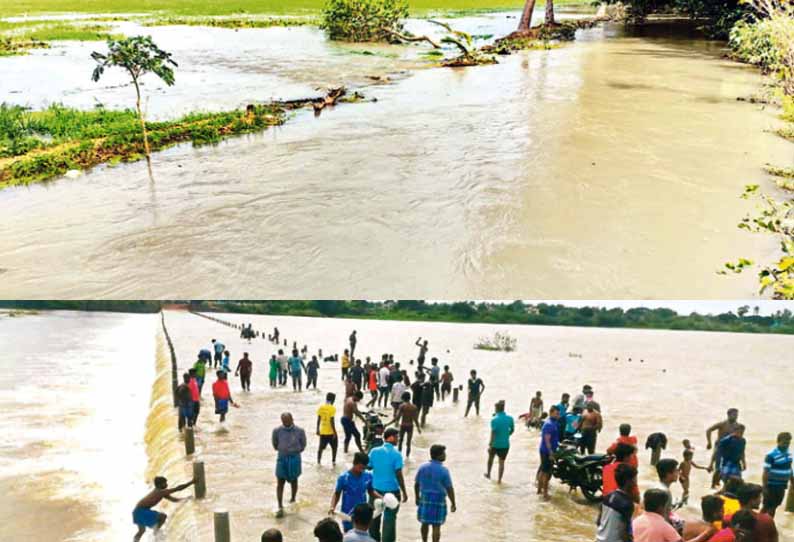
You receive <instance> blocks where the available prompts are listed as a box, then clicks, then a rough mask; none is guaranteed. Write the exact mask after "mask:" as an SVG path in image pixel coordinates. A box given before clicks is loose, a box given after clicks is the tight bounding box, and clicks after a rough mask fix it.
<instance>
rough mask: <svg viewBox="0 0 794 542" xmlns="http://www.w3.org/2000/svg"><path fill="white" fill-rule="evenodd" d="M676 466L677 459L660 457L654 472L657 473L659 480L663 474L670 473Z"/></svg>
mask: <svg viewBox="0 0 794 542" xmlns="http://www.w3.org/2000/svg"><path fill="white" fill-rule="evenodd" d="M677 468H678V461H676V460H675V459H670V458H669V457H667V458H665V459H660V460H659V462H658V463H656V474H658V475H659V480H663V479H664V478H665V476H667V475H668V474H671V473H672V472H673V471H674V470H675V469H677Z"/></svg>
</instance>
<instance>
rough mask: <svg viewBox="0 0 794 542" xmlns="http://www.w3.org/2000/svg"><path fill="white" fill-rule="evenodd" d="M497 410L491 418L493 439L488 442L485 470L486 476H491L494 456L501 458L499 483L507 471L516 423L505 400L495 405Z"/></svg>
mask: <svg viewBox="0 0 794 542" xmlns="http://www.w3.org/2000/svg"><path fill="white" fill-rule="evenodd" d="M495 408H496V412H495V413H494V416H493V418H491V439H490V441H489V442H488V465H487V467H486V470H485V477H486V478H488V479H490V478H491V469H492V468H493V460H494V457H498V458H499V478H498V479H497V483H499V484H501V483H502V476H504V473H505V460H506V459H507V453H508V452H509V451H510V435H512V434H513V432H514V431H515V423H514V421H513V417H512V416H508V415H507V414H506V413H505V402H504V401H499V402H497V403H496V405H495Z"/></svg>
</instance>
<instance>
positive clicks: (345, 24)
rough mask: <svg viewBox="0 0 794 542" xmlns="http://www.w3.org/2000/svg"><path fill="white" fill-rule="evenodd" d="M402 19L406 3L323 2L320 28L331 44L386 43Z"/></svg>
mask: <svg viewBox="0 0 794 542" xmlns="http://www.w3.org/2000/svg"><path fill="white" fill-rule="evenodd" d="M406 17H408V2H407V0H327V2H326V4H325V7H324V8H323V13H322V25H321V26H322V28H323V29H325V31H326V32H328V37H329V38H330V39H332V40H344V41H389V40H390V39H392V35H391V33H390V32H389V31H395V32H400V31H401V30H402V28H403V24H402V20H403V19H405V18H406Z"/></svg>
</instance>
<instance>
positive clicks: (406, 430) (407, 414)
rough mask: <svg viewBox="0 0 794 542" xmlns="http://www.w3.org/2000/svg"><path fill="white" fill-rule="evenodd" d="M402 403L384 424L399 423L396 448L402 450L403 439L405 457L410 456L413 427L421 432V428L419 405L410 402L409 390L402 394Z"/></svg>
mask: <svg viewBox="0 0 794 542" xmlns="http://www.w3.org/2000/svg"><path fill="white" fill-rule="evenodd" d="M402 401H403V402H402V404H401V405H400V406H399V408H398V409H397V414H396V415H395V416H394V419H393V420H392V421H390V422H388V423H387V424H386V427H388V426H390V425H391V424H397V423H399V424H400V435H399V444H398V445H397V448H398V450H399V451H400V452H402V451H403V441H404V442H405V457H410V456H411V440H413V438H414V427H416V430H417V431H418V432H419V433H420V434H421V433H422V428H421V427H419V407H417V406H416V405H415V404H413V403H412V402H411V392H409V391H406V392H403V394H402Z"/></svg>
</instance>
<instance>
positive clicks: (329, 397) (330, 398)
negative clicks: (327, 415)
mask: <svg viewBox="0 0 794 542" xmlns="http://www.w3.org/2000/svg"><path fill="white" fill-rule="evenodd" d="M334 399H336V394H335V393H333V392H330V391H329V392H328V393H326V394H325V400H326V401H331V402H333V401H334Z"/></svg>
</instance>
